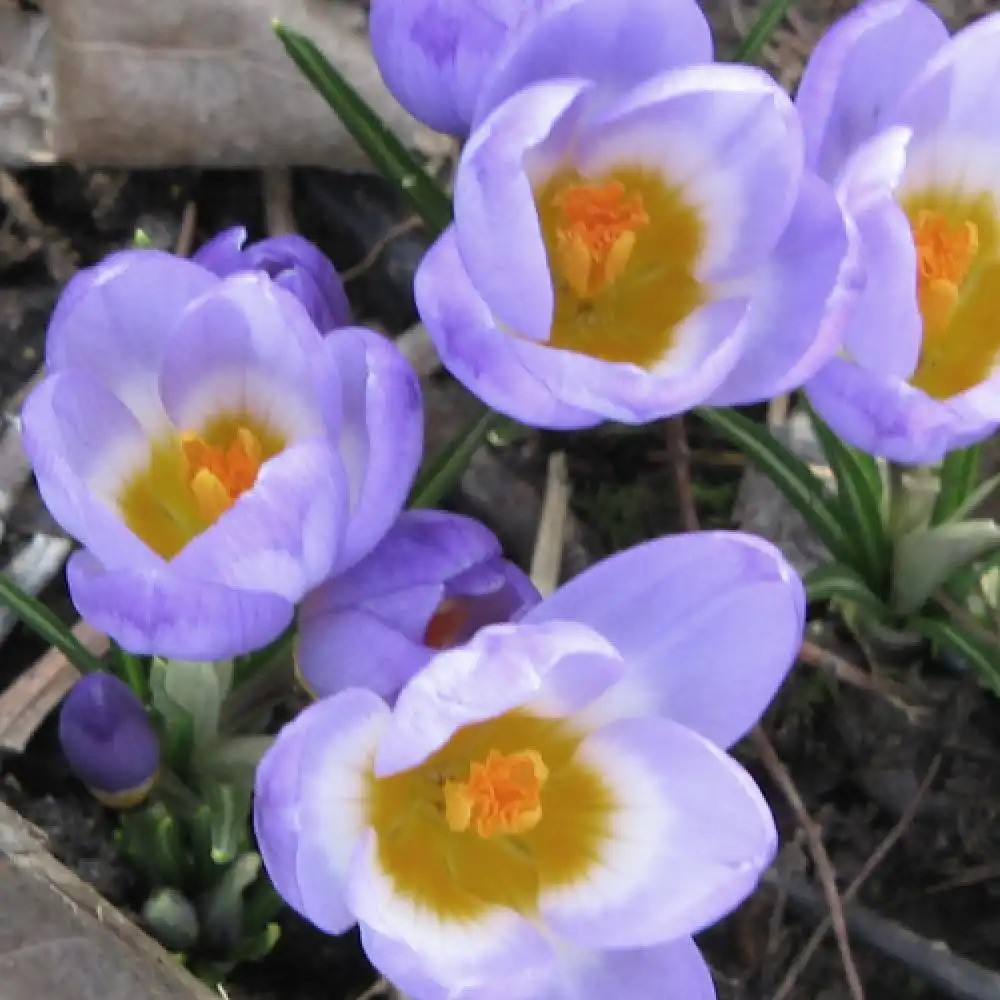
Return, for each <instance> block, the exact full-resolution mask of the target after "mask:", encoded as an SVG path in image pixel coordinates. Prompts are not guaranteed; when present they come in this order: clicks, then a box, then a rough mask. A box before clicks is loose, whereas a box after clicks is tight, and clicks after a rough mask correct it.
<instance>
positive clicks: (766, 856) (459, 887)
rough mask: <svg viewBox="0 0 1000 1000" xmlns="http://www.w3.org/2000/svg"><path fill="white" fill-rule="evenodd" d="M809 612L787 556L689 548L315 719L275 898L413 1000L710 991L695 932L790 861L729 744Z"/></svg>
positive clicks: (492, 631) (280, 824)
mask: <svg viewBox="0 0 1000 1000" xmlns="http://www.w3.org/2000/svg"><path fill="white" fill-rule="evenodd" d="M803 611H804V598H803V590H802V585H801V582H800V581H799V579H798V578H797V577H796V576H795V574H794V572H793V571H792V570H791V569H790V568H789V567H788V565H787V564H786V563H785V562H784V560H783V559H782V557H781V556H780V554H779V553H778V552H777V551H776V550H775V549H774V548H773V547H771V546H770V545H768V544H767V543H766V542H763V541H761V540H760V539H757V538H753V537H751V536H747V535H741V534H737V533H726V532H718V533H710V532H706V533H699V534H691V535H682V536H673V537H669V538H665V539H661V540H659V541H655V542H650V543H647V544H644V545H640V546H638V547H636V548H634V549H631V550H629V551H627V552H624V553H620V554H619V555H617V556H615V557H613V558H611V559H609V560H606V561H605V562H603V563H600V564H598V565H597V566H596V567H593V568H592V569H590V570H589V571H588V572H586V573H584V574H583V575H581V576H579V577H577V578H576V579H574V580H573V581H571V582H570V583H569V584H568V585H566V586H564V587H562V588H560V589H559V590H557V591H556V592H555V593H554V594H553V595H552V596H551V597H549V598H547V599H546V600H544V601H542V602H541V603H540V604H537V605H536V606H535V607H534V608H532V609H531V610H530V611H528V613H527V614H526V615H525V616H524V617H523V618H522V619H521V621H520V622H518V623H514V624H502V625H491V626H487V627H485V628H483V629H481V630H480V631H479V632H477V633H476V635H475V636H473V638H472V639H471V640H470V641H469V642H468V643H467V644H465V645H463V646H458V647H455V648H452V649H449V650H446V651H443V652H441V653H439V654H438V655H437V656H435V657H434V658H433V659H432V660H431V661H430V663H429V664H428V665H427V666H426V667H425V668H424V669H423V670H421V671H420V672H419V673H417V674H416V675H415V676H414V677H413V678H412V679H411V680H410V681H409V683H408V684H407V685H406V686H405V687H404V688H403V690H402V692H401V693H400V695H399V698H398V700H397V701H396V704H395V706H394V707H392V708H390V707H389V706H388V705H387V704H386V703H385V702H384V701H383V700H382V699H381V698H380V697H379V696H378V695H377V694H376V693H375V692H373V691H370V690H364V689H360V688H355V689H349V690H346V691H342V692H340V693H339V694H336V695H334V696H333V697H331V698H325V699H323V700H321V701H318V702H315V703H314V704H313V705H311V706H310V707H309V708H307V709H306V710H305V711H304V712H303V713H302V714H301V715H299V716H298V717H297V718H296V719H295V720H294V721H293V722H292V723H290V724H289V725H288V726H286V727H285V729H284V730H282V731H281V733H280V734H279V735H278V737H277V740H276V742H275V743H274V745H273V746H272V748H271V749H270V750H269V751H268V753H267V754H266V755H265V757H264V759H263V761H262V762H261V765H260V768H259V770H258V774H257V784H256V798H255V826H256V831H257V838H258V843H259V845H260V849H261V853H262V856H263V858H264V863H265V865H266V867H267V870H268V873H269V874H270V876H271V879H272V880H273V882H274V885H275V886H276V887H277V889H278V891H279V892H280V893H281V895H282V896H283V897H284V898H285V900H286V901H287V902H288V903H289V904H290V905H291V906H293V907H294V908H295V909H296V910H298V911H299V912H300V913H302V914H303V915H304V916H306V917H307V918H308V919H309V920H311V921H312V922H313V923H314V924H316V925H317V926H318V927H320V928H321V929H323V930H325V931H327V932H329V933H332V934H335V933H341V932H343V931H345V930H347V929H348V928H349V927H350V926H352V925H353V924H354V923H355V922H357V923H359V924H360V929H361V940H362V943H363V945H364V947H365V949H366V951H367V953H368V956H369V958H370V959H371V960H372V962H373V963H374V964H375V965H376V967H377V968H378V969H379V970H380V971H381V972H382V973H383V974H384V975H385V976H386V977H387V978H389V979H390V980H391V981H392V982H394V983H395V984H396V985H397V986H398V987H399V988H400V990H401V991H402V992H404V993H406V994H407V995H409V996H412V997H414V998H415V1000H432V998H433V1000H437V998H444V997H450V998H466V1000H468V998H473V997H475V998H488V997H497V996H503V997H504V998H505V1000H522V998H524V1000H528V998H545V1000H549V998H551V1000H556V998H559V1000H576V998H581V1000H582V998H591V997H593V998H595V1000H597V998H605V997H608V996H622V995H628V996H635V997H659V996H670V997H683V998H684V1000H706V998H710V997H712V996H714V993H713V990H712V982H711V978H710V976H709V973H708V970H707V968H706V966H705V963H704V962H703V960H702V959H701V957H700V955H699V954H698V951H697V949H696V948H695V946H694V944H693V942H692V940H691V937H690V935H691V934H693V933H695V932H697V931H699V930H700V929H701V928H703V927H705V926H707V925H708V924H710V923H712V922H713V921H715V920H717V919H718V918H720V917H721V916H722V915H723V914H725V913H726V912H728V911H729V910H731V909H732V908H733V907H734V906H736V905H737V904H738V903H739V902H740V901H741V900H743V899H744V898H745V897H746V895H747V894H748V893H750V892H751V891H752V890H753V888H754V886H755V884H756V882H757V879H758V877H759V875H760V872H761V871H762V870H763V868H764V867H765V866H766V865H767V864H768V862H769V860H770V858H771V857H772V853H773V850H774V844H775V830H774V825H773V822H772V818H771V815H770V813H769V811H768V808H767V805H766V804H765V802H764V800H763V799H762V797H761V795H760V793H759V792H758V790H757V789H756V787H755V786H754V783H753V781H752V780H751V779H750V777H749V776H748V775H747V774H746V772H744V771H743V769H742V768H741V767H740V766H739V765H738V764H737V763H736V762H735V761H734V760H733V759H732V758H731V757H729V756H728V755H727V754H726V753H725V751H724V749H723V748H724V747H727V746H729V745H730V744H731V743H732V742H734V741H735V740H736V739H738V738H739V737H740V736H741V735H743V734H744V733H745V732H746V730H747V729H748V728H749V727H750V726H751V725H752V724H753V723H754V722H755V721H756V720H757V718H758V717H759V715H760V714H761V712H762V711H763V709H764V707H765V706H766V705H767V703H768V702H769V700H770V699H771V697H772V695H773V694H774V691H775V690H776V688H777V687H778V685H779V684H780V683H781V681H782V679H783V677H784V675H785V673H786V671H787V669H788V667H789V664H790V663H791V662H792V660H793V658H794V656H795V652H796V650H797V648H798V645H799V643H800V641H801V635H802V624H803Z"/></svg>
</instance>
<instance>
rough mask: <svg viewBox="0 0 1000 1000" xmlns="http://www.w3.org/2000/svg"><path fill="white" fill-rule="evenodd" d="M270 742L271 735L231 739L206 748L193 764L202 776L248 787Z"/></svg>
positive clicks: (251, 783)
mask: <svg viewBox="0 0 1000 1000" xmlns="http://www.w3.org/2000/svg"><path fill="white" fill-rule="evenodd" d="M272 743H274V737H273V736H233V737H230V738H228V739H224V740H220V741H219V742H218V743H216V744H214V745H213V746H209V747H207V748H206V749H205V750H204V751H203V752H202V753H200V754H198V759H197V760H196V761H195V762H194V764H195V767H196V768H197V769H198V771H199V772H200V773H202V774H205V775H208V776H210V777H212V778H215V779H217V780H219V781H229V782H233V783H235V784H244V785H246V786H247V787H248V788H252V787H253V780H254V775H255V774H256V772H257V765H258V764H259V763H260V760H261V758H262V757H263V756H264V754H265V753H267V751H268V749H269V748H270V746H271V744H272Z"/></svg>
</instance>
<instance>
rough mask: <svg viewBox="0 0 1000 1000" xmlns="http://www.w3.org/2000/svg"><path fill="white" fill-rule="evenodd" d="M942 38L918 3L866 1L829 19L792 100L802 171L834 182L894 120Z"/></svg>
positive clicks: (940, 27) (941, 29) (938, 25)
mask: <svg viewBox="0 0 1000 1000" xmlns="http://www.w3.org/2000/svg"><path fill="white" fill-rule="evenodd" d="M947 40H948V29H947V28H946V27H945V26H944V24H943V23H942V21H941V19H940V18H939V17H938V16H937V14H935V13H934V11H933V10H932V9H931V8H930V7H928V6H927V5H926V4H925V3H922V2H921V0H868V2H866V3H862V4H860V5H859V6H857V7H855V9H854V10H853V11H851V12H850V13H849V14H847V15H846V16H845V17H842V18H841V19H840V20H839V21H837V22H836V23H835V24H834V25H833V27H832V28H830V29H829V31H827V32H826V34H825V35H824V36H823V37H822V38H821V39H820V40H819V43H818V44H817V45H816V48H815V49H814V50H813V53H812V55H811V56H810V57H809V62H808V63H807V65H806V68H805V72H804V74H803V76H802V82H801V83H800V84H799V89H798V93H797V95H796V98H795V104H796V106H797V107H798V109H799V113H800V115H801V116H802V128H803V131H804V132H805V140H806V158H807V162H808V163H809V165H810V166H811V167H812V168H813V169H814V170H816V172H817V173H818V174H819V175H820V176H821V177H823V178H825V179H826V180H834V179H835V178H836V177H837V175H838V174H839V173H840V171H841V169H842V168H843V166H844V164H845V163H846V162H847V159H848V157H850V155H851V154H852V153H853V152H854V150H855V149H856V148H857V147H858V146H859V145H860V144H861V143H863V142H864V141H866V140H867V139H870V138H871V137H872V136H873V135H875V134H876V132H878V131H879V130H880V129H881V128H882V127H883V126H884V125H885V124H886V123H887V122H888V121H890V120H892V119H893V118H894V115H893V110H894V108H895V106H896V104H897V103H898V101H899V98H900V96H901V95H902V93H903V92H904V90H905V89H906V87H907V86H908V85H909V84H910V83H911V81H912V80H913V79H914V78H915V77H916V76H917V75H918V74H919V73H920V71H921V69H922V68H923V67H924V65H925V64H926V62H927V60H928V59H929V58H930V57H931V56H932V55H933V53H934V52H936V51H938V50H939V49H940V48H941V46H942V45H944V43H945V42H946V41H947Z"/></svg>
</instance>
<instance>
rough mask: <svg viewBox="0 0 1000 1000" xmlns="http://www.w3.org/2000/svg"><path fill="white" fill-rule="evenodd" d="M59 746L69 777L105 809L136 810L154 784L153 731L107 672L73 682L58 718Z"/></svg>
mask: <svg viewBox="0 0 1000 1000" xmlns="http://www.w3.org/2000/svg"><path fill="white" fill-rule="evenodd" d="M59 742H60V743H61V744H62V748H63V753H64V754H65V755H66V760H67V761H68V762H69V766H70V768H71V769H72V771H73V773H74V774H75V775H76V776H77V777H78V778H79V779H80V780H81V781H82V782H83V783H84V784H85V785H86V786H87V787H88V788H89V789H90V792H91V794H92V795H93V796H94V797H95V798H96V799H97V800H98V801H99V802H102V803H104V805H106V806H111V807H112V808H114V809H128V808H131V807H132V806H136V805H138V804H139V803H140V802H142V800H143V799H145V797H146V796H147V795H148V794H149V790H150V789H151V788H152V787H153V783H154V782H155V781H156V774H157V770H158V769H159V766H160V744H159V741H158V740H157V738H156V732H155V731H154V730H153V726H152V724H151V722H150V720H149V716H148V715H147V714H146V709H145V708H144V707H143V704H142V702H141V701H139V699H138V698H137V697H136V696H135V695H134V694H133V693H132V691H131V690H130V689H129V688H128V687H127V686H126V685H125V684H123V683H122V682H121V681H120V680H118V678H117V677H112V676H111V675H110V674H88V675H87V676H85V677H82V678H81V679H80V680H79V681H77V682H76V684H75V685H74V687H73V690H72V691H70V693H69V695H68V696H67V698H66V700H65V701H64V702H63V707H62V711H61V712H60V715H59Z"/></svg>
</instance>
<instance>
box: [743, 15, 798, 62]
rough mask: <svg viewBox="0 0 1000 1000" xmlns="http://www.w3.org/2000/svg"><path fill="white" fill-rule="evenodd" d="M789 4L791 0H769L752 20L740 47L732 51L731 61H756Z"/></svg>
mask: <svg viewBox="0 0 1000 1000" xmlns="http://www.w3.org/2000/svg"><path fill="white" fill-rule="evenodd" d="M789 6H791V0H771V2H770V3H769V4H768V5H767V6H766V7H765V8H764V10H763V11H762V12H761V15H760V17H758V18H757V20H756V21H755V22H754V25H753V27H752V28H751V29H750V31H749V32H748V34H747V37H746V38H744V39H743V42H742V44H741V45H740V47H739V48H738V49H737V50H736V52H735V53H733V60H732V61H733V62H742V63H755V62H757V60H758V59H760V54H761V52H762V51H763V49H764V46H765V45H767V42H768V39H769V38H770V37H771V35H773V34H774V29H775V28H777V27H778V25H779V24H781V19H782V18H783V17H784V16H785V14H786V13H787V11H788V8H789Z"/></svg>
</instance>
